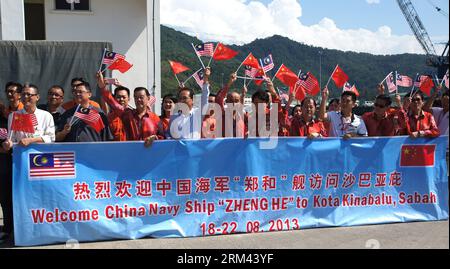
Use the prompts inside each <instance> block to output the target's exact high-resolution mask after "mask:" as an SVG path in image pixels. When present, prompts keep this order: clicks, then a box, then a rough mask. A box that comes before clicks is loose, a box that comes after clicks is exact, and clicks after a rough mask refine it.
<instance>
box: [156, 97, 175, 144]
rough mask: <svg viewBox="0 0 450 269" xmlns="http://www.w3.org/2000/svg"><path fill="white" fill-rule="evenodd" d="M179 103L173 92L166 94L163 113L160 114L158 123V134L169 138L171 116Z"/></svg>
mask: <svg viewBox="0 0 450 269" xmlns="http://www.w3.org/2000/svg"><path fill="white" fill-rule="evenodd" d="M177 103H178V99H177V97H176V96H175V95H173V94H166V95H165V96H164V97H163V101H162V105H161V106H162V113H161V116H159V119H160V121H159V123H158V136H162V137H165V138H167V137H168V134H169V131H170V130H169V128H170V125H169V123H170V116H171V115H172V114H173V109H174V108H175V105H176V104H177Z"/></svg>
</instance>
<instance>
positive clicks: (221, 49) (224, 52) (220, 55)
mask: <svg viewBox="0 0 450 269" xmlns="http://www.w3.org/2000/svg"><path fill="white" fill-rule="evenodd" d="M238 54H239V52H237V51H234V50H232V49H230V48H228V47H227V46H225V45H223V44H222V43H219V44H218V45H217V48H216V52H215V53H214V55H213V59H214V60H216V61H226V60H231V59H233V58H234V57H236V55H238Z"/></svg>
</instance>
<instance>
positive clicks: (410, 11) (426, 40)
mask: <svg viewBox="0 0 450 269" xmlns="http://www.w3.org/2000/svg"><path fill="white" fill-rule="evenodd" d="M397 3H398V5H399V6H400V9H401V11H402V12H403V15H405V18H406V20H407V21H408V23H409V27H411V30H412V31H413V32H414V35H415V36H416V38H417V41H419V43H420V45H421V46H422V48H423V49H424V50H425V52H426V54H427V55H428V56H436V55H437V53H436V50H435V48H434V46H433V43H432V42H431V39H430V37H429V36H428V33H427V30H425V27H424V26H423V24H422V21H421V20H420V18H419V15H418V14H417V11H416V9H415V8H414V6H413V4H412V3H411V1H410V0H397Z"/></svg>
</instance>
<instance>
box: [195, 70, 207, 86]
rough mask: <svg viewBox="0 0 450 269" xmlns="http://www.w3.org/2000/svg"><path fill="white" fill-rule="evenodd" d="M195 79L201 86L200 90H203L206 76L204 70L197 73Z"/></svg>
mask: <svg viewBox="0 0 450 269" xmlns="http://www.w3.org/2000/svg"><path fill="white" fill-rule="evenodd" d="M193 77H194V79H195V81H196V82H197V84H198V86H200V88H203V84H204V83H205V81H204V78H205V74H204V73H203V69H202V70H199V71H198V72H196V73H195V74H194V76H193Z"/></svg>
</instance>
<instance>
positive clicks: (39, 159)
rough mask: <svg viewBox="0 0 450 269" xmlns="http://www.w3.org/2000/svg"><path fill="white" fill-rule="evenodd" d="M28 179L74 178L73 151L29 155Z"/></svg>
mask: <svg viewBox="0 0 450 269" xmlns="http://www.w3.org/2000/svg"><path fill="white" fill-rule="evenodd" d="M29 163H30V171H29V178H30V179H49V178H75V152H58V153H43V154H41V153H36V154H30V155H29Z"/></svg>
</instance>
